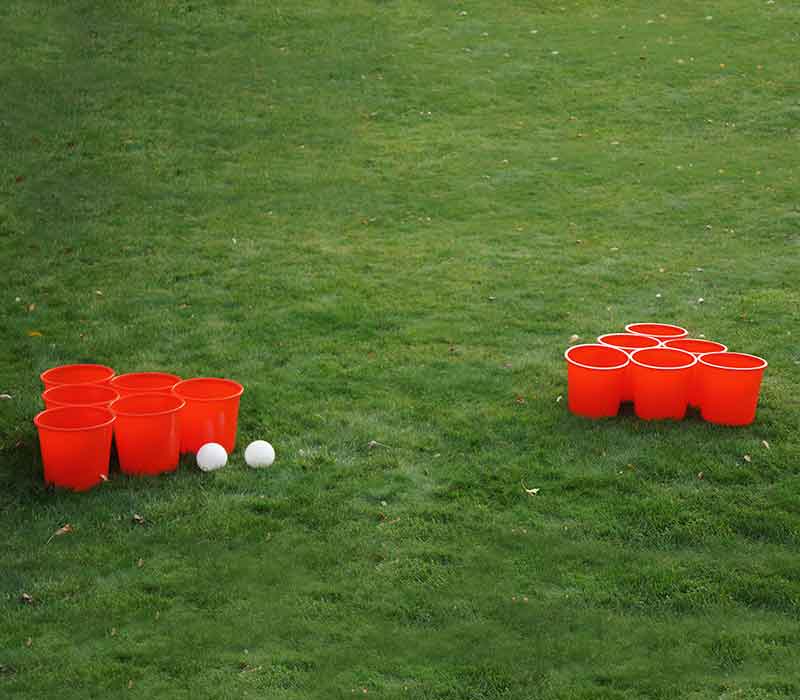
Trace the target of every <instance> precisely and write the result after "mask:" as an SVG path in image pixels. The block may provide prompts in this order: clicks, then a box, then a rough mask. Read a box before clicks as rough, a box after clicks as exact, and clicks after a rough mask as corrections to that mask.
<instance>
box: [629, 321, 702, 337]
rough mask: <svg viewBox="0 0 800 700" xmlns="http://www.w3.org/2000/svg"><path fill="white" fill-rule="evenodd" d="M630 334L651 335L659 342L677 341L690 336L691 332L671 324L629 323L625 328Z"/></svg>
mask: <svg viewBox="0 0 800 700" xmlns="http://www.w3.org/2000/svg"><path fill="white" fill-rule="evenodd" d="M625 330H626V331H628V333H636V334H637V335H649V336H650V337H652V338H658V339H659V340H662V341H663V340H676V339H677V338H683V337H685V336H687V335H689V331H687V330H686V329H685V328H681V327H680V326H673V325H672V324H670V323H629V324H628V325H627V326H625Z"/></svg>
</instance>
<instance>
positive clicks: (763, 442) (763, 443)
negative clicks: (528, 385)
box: [0, 396, 770, 449]
mask: <svg viewBox="0 0 800 700" xmlns="http://www.w3.org/2000/svg"><path fill="white" fill-rule="evenodd" d="M0 398H3V397H2V396H0ZM761 444H762V445H764V447H766V448H767V449H770V447H769V443H768V442H767V441H766V440H762V441H761Z"/></svg>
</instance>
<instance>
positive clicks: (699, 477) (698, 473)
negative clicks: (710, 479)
mask: <svg viewBox="0 0 800 700" xmlns="http://www.w3.org/2000/svg"><path fill="white" fill-rule="evenodd" d="M704 476H705V474H704V473H703V472H697V478H698V479H701V480H702V478H703V477H704Z"/></svg>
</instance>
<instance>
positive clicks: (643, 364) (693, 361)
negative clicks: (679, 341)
mask: <svg viewBox="0 0 800 700" xmlns="http://www.w3.org/2000/svg"><path fill="white" fill-rule="evenodd" d="M652 350H661V351H666V352H670V353H675V352H679V353H680V354H681V355H686V356H687V357H688V358H689V359H690V360H691V362H689V363H687V364H685V365H676V366H674V367H664V366H662V365H651V364H648V363H647V362H644V361H642V360H641V359H639V358H637V357H636V356H637V355H638V354H639V353H642V352H647V351H652ZM631 362H633V364H635V365H638V366H639V367H644V368H645V369H657V370H665V371H673V370H681V369H689V368H690V367H693V366H694V365H696V364H697V357H695V356H694V355H692V353H690V352H688V351H687V350H679V349H678V348H665V347H664V346H663V345H661V346H659V347H657V348H641V349H640V350H635V351H634V352H632V353H631Z"/></svg>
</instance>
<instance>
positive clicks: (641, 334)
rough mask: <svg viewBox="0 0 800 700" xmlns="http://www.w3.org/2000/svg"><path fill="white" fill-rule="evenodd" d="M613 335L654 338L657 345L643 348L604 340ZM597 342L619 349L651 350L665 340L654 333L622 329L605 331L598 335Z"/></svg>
mask: <svg viewBox="0 0 800 700" xmlns="http://www.w3.org/2000/svg"><path fill="white" fill-rule="evenodd" d="M612 335H627V336H631V337H634V338H648V339H649V340H654V341H655V343H656V344H655V345H651V346H649V347H646V348H642V347H637V348H635V347H626V346H624V345H614V344H612V343H609V342H607V341H606V340H604V339H605V338H608V337H610V336H612ZM676 340H677V338H676ZM597 342H598V343H600V345H608V346H609V347H612V348H617V349H618V350H630V351H633V350H649V349H650V348H651V347H653V348H657V347H659V346H660V345H662V344H663V342H664V341H663V340H661V339H660V338H656V337H655V336H654V335H647V333H629V332H628V331H622V332H620V333H603V335H598V336H597Z"/></svg>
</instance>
